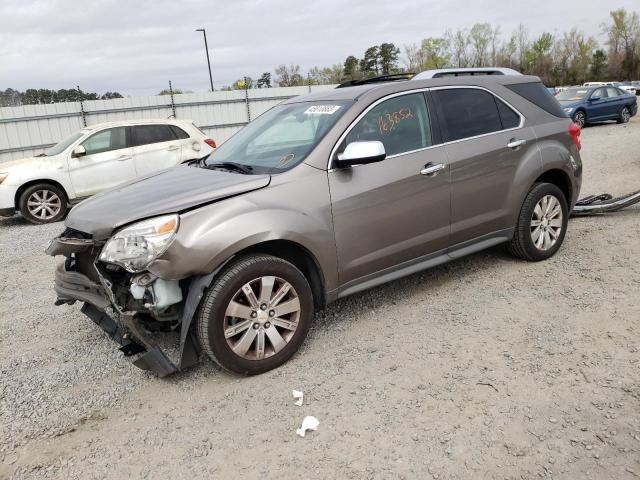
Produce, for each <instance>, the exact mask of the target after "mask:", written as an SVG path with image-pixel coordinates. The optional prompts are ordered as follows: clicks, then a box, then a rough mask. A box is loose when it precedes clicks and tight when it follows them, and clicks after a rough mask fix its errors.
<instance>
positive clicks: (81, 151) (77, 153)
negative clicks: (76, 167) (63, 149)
mask: <svg viewBox="0 0 640 480" xmlns="http://www.w3.org/2000/svg"><path fill="white" fill-rule="evenodd" d="M86 154H87V149H86V148H84V147H83V146H82V145H78V146H77V147H76V148H74V149H73V152H71V156H72V157H74V158H75V157H83V156H85V155H86Z"/></svg>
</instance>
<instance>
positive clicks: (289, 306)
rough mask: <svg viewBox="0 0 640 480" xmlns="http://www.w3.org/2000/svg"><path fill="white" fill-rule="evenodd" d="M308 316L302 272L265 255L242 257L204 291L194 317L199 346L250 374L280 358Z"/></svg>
mask: <svg viewBox="0 0 640 480" xmlns="http://www.w3.org/2000/svg"><path fill="white" fill-rule="evenodd" d="M312 319H313V295H312V293H311V287H310V286H309V282H308V281H307V279H306V278H305V277H304V275H303V274H302V273H301V272H300V270H298V269H297V268H296V267H295V266H294V265H292V264H291V263H289V262H287V261H285V260H282V259H280V258H277V257H273V256H270V255H250V256H246V257H241V258H239V259H238V260H236V261H234V262H232V263H231V264H230V265H229V266H227V267H226V268H225V269H224V270H223V271H222V272H221V274H220V276H219V278H218V279H217V280H216V281H215V283H214V285H213V286H212V288H211V289H209V291H208V292H207V293H206V295H205V297H204V299H203V301H202V306H201V307H200V310H199V312H198V315H197V317H196V329H197V336H198V340H199V343H200V346H201V347H202V350H203V351H204V352H206V353H207V355H209V357H210V358H211V359H212V360H213V361H214V362H216V363H217V364H218V365H220V366H221V367H222V368H224V369H226V370H230V371H232V372H236V373H241V374H245V375H255V374H259V373H263V372H266V371H268V370H271V369H273V368H276V367H278V366H280V365H282V364H283V363H285V362H286V361H287V360H289V358H291V356H293V354H294V353H295V352H296V351H297V350H298V349H299V348H300V346H301V345H302V342H303V341H304V339H305V337H306V336H307V332H308V331H309V327H310V326H311V321H312Z"/></svg>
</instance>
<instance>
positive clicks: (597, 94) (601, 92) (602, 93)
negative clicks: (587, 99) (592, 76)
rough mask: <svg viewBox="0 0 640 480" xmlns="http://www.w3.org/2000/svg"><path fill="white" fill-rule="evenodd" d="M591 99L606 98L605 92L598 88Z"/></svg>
mask: <svg viewBox="0 0 640 480" xmlns="http://www.w3.org/2000/svg"><path fill="white" fill-rule="evenodd" d="M591 97H592V98H593V97H600V98H607V91H606V90H605V89H604V88H598V89H597V90H596V91H595V92H593V94H592V95H591Z"/></svg>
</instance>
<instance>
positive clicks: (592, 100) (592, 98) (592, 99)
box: [589, 97, 600, 102]
mask: <svg viewBox="0 0 640 480" xmlns="http://www.w3.org/2000/svg"><path fill="white" fill-rule="evenodd" d="M598 100H600V97H591V98H590V99H589V101H590V102H597V101H598Z"/></svg>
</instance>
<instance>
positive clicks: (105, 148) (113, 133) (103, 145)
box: [82, 127, 127, 155]
mask: <svg viewBox="0 0 640 480" xmlns="http://www.w3.org/2000/svg"><path fill="white" fill-rule="evenodd" d="M82 146H83V147H84V148H85V150H86V151H87V153H86V154H87V155H94V154H96V153H102V152H109V151H111V150H119V149H121V148H126V147H127V137H126V129H125V127H116V128H108V129H107V130H102V131H100V132H98V133H95V134H93V135H91V136H90V137H89V138H87V139H86V140H85V141H84V142H82Z"/></svg>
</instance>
